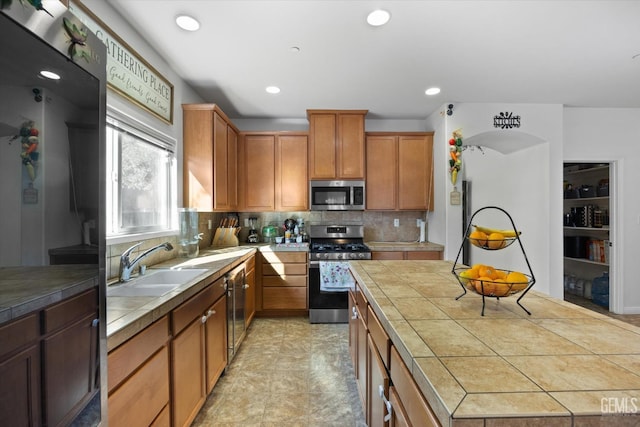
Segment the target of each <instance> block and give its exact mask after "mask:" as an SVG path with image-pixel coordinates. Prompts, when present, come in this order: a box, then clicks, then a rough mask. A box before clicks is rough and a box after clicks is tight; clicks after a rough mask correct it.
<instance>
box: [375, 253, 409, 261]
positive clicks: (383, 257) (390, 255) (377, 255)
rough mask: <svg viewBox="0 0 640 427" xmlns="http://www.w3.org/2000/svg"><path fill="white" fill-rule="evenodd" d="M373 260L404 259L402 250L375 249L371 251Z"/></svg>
mask: <svg viewBox="0 0 640 427" xmlns="http://www.w3.org/2000/svg"><path fill="white" fill-rule="evenodd" d="M371 259H372V260H374V261H375V260H398V259H404V252H402V251H373V252H371Z"/></svg>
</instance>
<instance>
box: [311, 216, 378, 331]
mask: <svg viewBox="0 0 640 427" xmlns="http://www.w3.org/2000/svg"><path fill="white" fill-rule="evenodd" d="M363 237H364V227H363V226H362V225H312V226H311V227H310V229H309V239H310V240H309V321H310V322H311V323H348V322H349V313H348V291H349V289H352V288H353V287H354V286H355V282H354V280H353V276H352V275H351V273H350V272H349V260H367V259H371V250H370V249H369V247H368V246H367V245H365V244H364V239H363Z"/></svg>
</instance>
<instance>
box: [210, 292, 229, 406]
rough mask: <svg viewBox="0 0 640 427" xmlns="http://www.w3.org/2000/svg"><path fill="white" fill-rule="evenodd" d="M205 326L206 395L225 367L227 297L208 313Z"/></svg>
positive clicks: (221, 299) (220, 300)
mask: <svg viewBox="0 0 640 427" xmlns="http://www.w3.org/2000/svg"><path fill="white" fill-rule="evenodd" d="M206 316H207V321H206V324H205V340H206V352H207V356H206V357H207V394H208V393H210V392H211V390H213V387H214V386H215V385H216V382H217V381H218V378H220V375H222V372H223V371H224V368H225V367H226V366H227V296H226V295H224V296H223V297H222V298H220V299H219V300H218V301H217V302H216V303H215V304H214V305H213V306H212V307H211V308H210V309H209V310H208V311H207V314H206Z"/></svg>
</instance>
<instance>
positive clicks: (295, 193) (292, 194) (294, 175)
mask: <svg viewBox="0 0 640 427" xmlns="http://www.w3.org/2000/svg"><path fill="white" fill-rule="evenodd" d="M275 189H276V210H278V211H305V210H308V209H309V178H308V175H307V135H306V134H299V135H293V134H292V135H279V136H278V139H277V140H276V182H275Z"/></svg>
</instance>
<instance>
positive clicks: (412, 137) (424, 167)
mask: <svg viewBox="0 0 640 427" xmlns="http://www.w3.org/2000/svg"><path fill="white" fill-rule="evenodd" d="M366 141H367V142H366V147H367V155H366V160H367V165H366V168H367V180H366V182H367V190H366V191H367V199H366V200H367V207H366V208H367V209H371V210H433V168H432V163H433V133H430V132H428V133H422V132H421V133H414V132H405V133H386V132H372V133H368V134H367V140H366Z"/></svg>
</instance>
